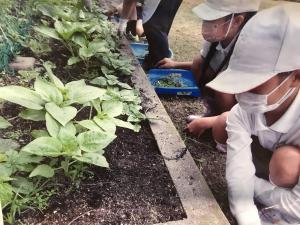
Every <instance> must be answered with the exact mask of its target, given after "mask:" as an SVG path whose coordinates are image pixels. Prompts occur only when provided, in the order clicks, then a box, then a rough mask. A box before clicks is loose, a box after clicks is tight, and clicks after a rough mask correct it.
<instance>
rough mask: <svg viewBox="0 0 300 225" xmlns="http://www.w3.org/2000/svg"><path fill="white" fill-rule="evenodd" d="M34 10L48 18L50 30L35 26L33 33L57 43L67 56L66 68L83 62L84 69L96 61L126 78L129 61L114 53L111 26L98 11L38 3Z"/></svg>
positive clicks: (45, 27) (128, 72) (128, 73)
mask: <svg viewBox="0 0 300 225" xmlns="http://www.w3.org/2000/svg"><path fill="white" fill-rule="evenodd" d="M37 9H38V10H39V11H40V12H41V13H42V14H43V15H44V16H46V17H48V18H51V19H52V22H53V23H54V27H53V28H52V27H49V26H45V25H41V26H37V27H35V28H34V29H35V31H37V32H39V33H40V34H43V35H45V36H46V37H49V38H53V39H56V40H58V41H60V42H61V43H62V44H63V45H64V46H65V47H66V48H67V49H68V50H69V52H70V53H71V56H70V58H69V60H68V65H74V64H76V63H79V62H84V64H85V65H86V68H88V67H89V65H90V63H91V60H92V59H96V60H97V61H98V63H99V60H100V62H101V63H102V64H104V65H106V66H107V67H108V68H111V69H114V70H116V71H119V72H121V73H122V74H125V75H130V74H131V72H132V70H133V67H132V66H131V65H130V62H129V61H128V60H126V59H125V58H124V57H122V56H121V55H120V54H119V53H117V52H116V51H115V47H116V46H115V41H114V33H113V29H112V26H111V24H110V23H109V22H108V21H107V19H106V17H105V16H103V15H102V14H101V13H100V12H94V13H93V12H86V11H83V10H82V9H81V8H77V7H75V6H68V5H59V6H58V5H50V4H46V3H43V4H38V5H37Z"/></svg>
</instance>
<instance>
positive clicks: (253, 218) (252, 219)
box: [236, 207, 261, 225]
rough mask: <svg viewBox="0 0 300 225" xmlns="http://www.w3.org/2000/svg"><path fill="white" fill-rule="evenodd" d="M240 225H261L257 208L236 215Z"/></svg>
mask: <svg viewBox="0 0 300 225" xmlns="http://www.w3.org/2000/svg"><path fill="white" fill-rule="evenodd" d="M236 219H237V221H238V224H239V225H261V222H260V218H259V215H258V210H257V208H256V207H255V208H253V209H251V210H248V211H247V212H243V213H239V214H237V215H236Z"/></svg>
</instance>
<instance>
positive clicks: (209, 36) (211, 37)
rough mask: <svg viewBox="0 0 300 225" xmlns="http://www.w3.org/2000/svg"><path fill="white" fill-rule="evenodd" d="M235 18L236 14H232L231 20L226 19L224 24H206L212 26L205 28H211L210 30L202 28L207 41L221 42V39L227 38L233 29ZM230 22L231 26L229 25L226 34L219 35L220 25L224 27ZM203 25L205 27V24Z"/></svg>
mask: <svg viewBox="0 0 300 225" xmlns="http://www.w3.org/2000/svg"><path fill="white" fill-rule="evenodd" d="M233 18H234V14H232V16H231V19H230V20H228V21H226V22H225V23H223V24H218V25H206V26H209V27H210V28H205V29H204V30H207V29H208V30H210V31H209V32H204V31H203V30H202V35H203V36H205V37H206V41H208V42H211V43H213V42H220V41H223V40H225V39H226V38H227V36H228V34H229V32H230V30H231V26H232V22H233ZM228 23H229V26H228V28H227V31H226V34H225V36H222V37H220V36H218V35H217V34H218V32H219V29H220V27H223V26H225V25H226V24H228ZM203 27H204V25H203Z"/></svg>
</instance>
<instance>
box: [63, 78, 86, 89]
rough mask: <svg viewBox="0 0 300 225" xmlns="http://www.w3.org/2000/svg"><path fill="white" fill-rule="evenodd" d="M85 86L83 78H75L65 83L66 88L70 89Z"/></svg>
mask: <svg viewBox="0 0 300 225" xmlns="http://www.w3.org/2000/svg"><path fill="white" fill-rule="evenodd" d="M85 86H86V84H85V82H84V80H76V81H71V82H69V83H67V84H66V89H67V90H72V89H75V90H76V89H78V88H84V87H85Z"/></svg>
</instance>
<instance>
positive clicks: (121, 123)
mask: <svg viewBox="0 0 300 225" xmlns="http://www.w3.org/2000/svg"><path fill="white" fill-rule="evenodd" d="M112 121H113V123H115V124H116V125H117V126H118V127H123V128H127V129H130V130H134V131H136V129H137V127H136V126H135V125H132V124H131V123H129V122H125V121H123V120H119V119H116V118H112Z"/></svg>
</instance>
